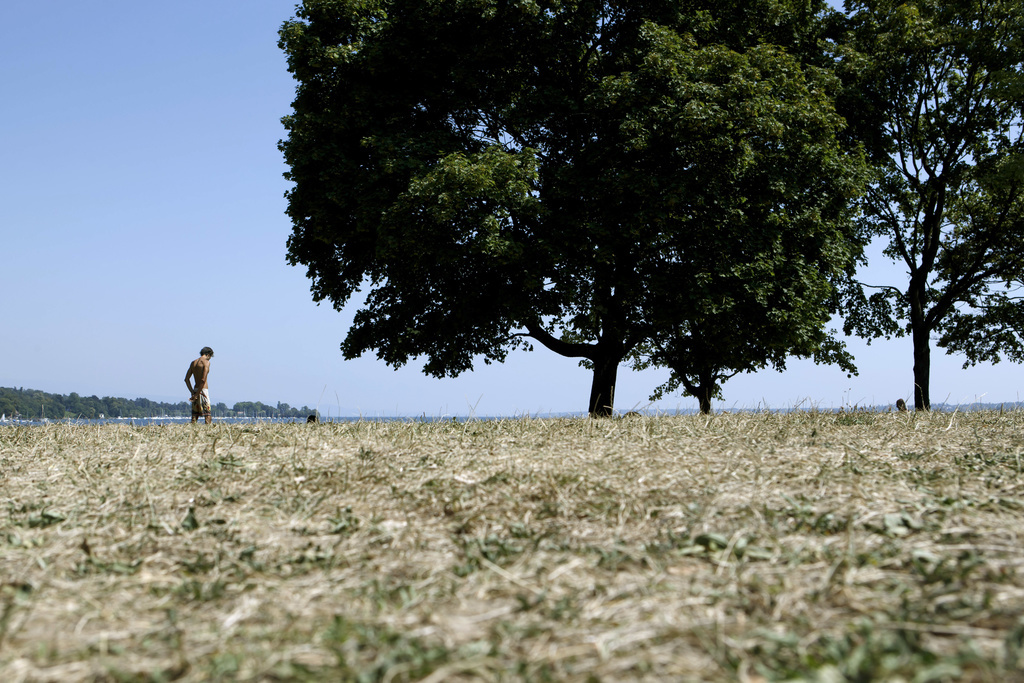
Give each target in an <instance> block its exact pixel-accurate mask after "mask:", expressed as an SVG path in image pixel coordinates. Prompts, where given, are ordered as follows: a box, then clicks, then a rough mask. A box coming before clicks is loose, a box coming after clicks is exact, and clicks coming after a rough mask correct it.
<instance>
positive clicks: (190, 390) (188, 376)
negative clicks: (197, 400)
mask: <svg viewBox="0 0 1024 683" xmlns="http://www.w3.org/2000/svg"><path fill="white" fill-rule="evenodd" d="M195 373H196V363H195V361H192V362H191V363H189V365H188V372H186V373H185V386H186V387H188V395H189V396H195V395H196V390H195V389H193V388H192V381H191V380H192V375H194V374H195ZM198 380H199V378H198V377H197V378H196V384H198V383H199V381H198Z"/></svg>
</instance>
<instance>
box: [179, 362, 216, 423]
mask: <svg viewBox="0 0 1024 683" xmlns="http://www.w3.org/2000/svg"><path fill="white" fill-rule="evenodd" d="M211 358H213V349H211V348H210V347H209V346H204V347H203V350H202V351H200V352H199V358H196V359H195V360H194V361H192V363H191V364H190V365H189V366H188V372H186V373H185V386H186V387H188V393H189V395H190V397H191V398H189V400H190V401H191V402H192V424H195V423H196V420H197V419H199V416H200V415H202V416H203V419H204V420H206V424H210V423H211V422H213V417H212V416H211V415H210V387H209V385H207V383H206V378H207V377H208V376H209V374H210V359H211ZM193 377H194V378H195V380H196V386H195V387H193V386H192V378H193Z"/></svg>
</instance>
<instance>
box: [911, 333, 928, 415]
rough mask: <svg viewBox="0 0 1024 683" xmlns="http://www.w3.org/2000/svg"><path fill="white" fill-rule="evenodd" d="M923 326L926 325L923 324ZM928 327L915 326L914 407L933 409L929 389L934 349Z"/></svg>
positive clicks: (916, 408)
mask: <svg viewBox="0 0 1024 683" xmlns="http://www.w3.org/2000/svg"><path fill="white" fill-rule="evenodd" d="M921 327H922V328H923V327H924V325H922V326H921ZM928 337H929V335H928V330H927V329H918V328H916V327H915V328H914V330H913V338H914V409H915V410H931V409H932V401H931V396H930V389H929V386H928V385H929V379H930V376H931V364H932V359H931V356H932V350H931V342H930V340H929V338H928Z"/></svg>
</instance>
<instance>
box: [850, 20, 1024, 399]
mask: <svg viewBox="0 0 1024 683" xmlns="http://www.w3.org/2000/svg"><path fill="white" fill-rule="evenodd" d="M847 10H848V12H849V13H850V15H851V16H850V19H849V31H848V33H847V34H846V37H845V39H844V41H843V42H844V43H845V48H846V49H845V52H844V54H843V64H844V65H845V69H846V71H845V73H846V77H847V79H848V84H849V87H848V89H847V93H846V99H845V106H844V109H845V113H846V115H847V117H848V119H850V120H851V121H852V122H853V124H854V125H853V132H854V134H855V135H856V136H858V137H859V139H861V140H863V141H864V142H865V143H866V145H867V147H868V150H869V151H870V152H871V154H872V161H873V162H874V166H875V171H876V175H875V178H874V182H873V183H872V184H871V186H870V188H869V191H868V193H867V194H866V195H865V198H864V201H863V202H862V207H863V210H864V214H863V221H862V225H863V227H864V229H865V231H866V232H867V233H868V234H870V235H874V236H877V237H879V238H881V239H884V240H885V241H886V247H885V250H884V254H885V255H886V256H888V257H889V258H890V259H893V260H894V261H896V262H898V263H902V264H904V265H905V266H906V268H907V271H906V272H907V280H906V281H905V282H904V283H902V284H896V285H892V284H878V283H870V284H868V283H860V282H852V283H851V286H850V288H849V289H848V290H847V292H846V294H847V299H846V304H845V305H846V314H847V319H846V324H845V329H846V331H847V332H852V331H856V332H857V333H858V334H861V335H863V336H866V337H869V338H871V337H880V336H884V337H889V336H893V335H895V336H904V335H910V336H911V338H912V339H913V347H914V404H915V407H916V408H917V409H918V410H928V409H929V408H930V406H931V398H930V373H931V344H932V341H933V336H936V335H937V340H936V343H937V344H938V346H940V347H943V348H945V349H946V350H947V351H949V352H960V353H963V354H964V355H965V356H966V357H967V362H966V364H965V365H970V364H972V363H976V362H979V361H982V360H992V361H996V360H998V359H999V358H1000V356H1001V355H1006V356H1008V357H1010V358H1013V359H1020V358H1022V357H1024V347H1022V345H1021V338H1020V334H1019V330H1020V320H1021V316H1022V312H1021V307H1020V300H1019V299H1018V298H1014V296H1013V290H1012V285H1013V283H1015V282H1016V283H1019V282H1021V281H1022V279H1024V260H1022V258H1021V253H1022V251H1024V250H1022V247H1024V220H1022V217H1024V174H1022V164H1021V161H1020V159H1021V153H1022V151H1024V148H1022V144H1024V140H1022V126H1024V118H1022V115H1021V114H1022V112H1021V101H1022V100H1021V96H1020V95H1021V92H1022V84H1024V76H1022V69H1024V41H1022V40H1021V36H1022V35H1024V2H1021V1H1020V0H1010V1H1007V2H996V3H992V2H987V1H982V0H954V1H952V2H948V1H946V0H852V1H850V2H848V3H847ZM868 292H871V293H870V294H869V293H868Z"/></svg>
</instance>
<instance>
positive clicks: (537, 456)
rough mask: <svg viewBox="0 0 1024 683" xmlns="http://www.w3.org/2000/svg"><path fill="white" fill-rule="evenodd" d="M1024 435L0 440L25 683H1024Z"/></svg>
mask: <svg viewBox="0 0 1024 683" xmlns="http://www.w3.org/2000/svg"><path fill="white" fill-rule="evenodd" d="M1022 450H1024V413H1020V412H1008V413H1005V414H1001V413H1000V412H998V411H997V412H981V413H967V414H961V413H955V414H949V413H945V414H916V413H860V412H850V413H845V414H829V413H816V412H803V413H792V414H769V413H750V414H723V415H717V416H712V417H701V416H679V417H668V416H663V417H629V418H617V419H605V420H590V419H514V420H495V421H470V422H466V423H453V422H445V423H426V422H406V423H399V422H358V423H351V424H320V425H305V424H301V425H298V424H296V425H278V424H265V425H251V426H243V425H217V424H215V425H213V426H211V427H204V426H202V425H200V426H198V427H193V426H189V425H174V426H154V427H129V426H114V425H111V426H73V425H67V424H61V425H49V426H39V427H4V428H0V496H2V505H3V508H4V510H3V512H2V517H0V680H2V681H4V682H5V683H13V682H19V681H60V682H61V683H63V682H69V681H207V680H225V681H292V680H296V681H306V680H326V681H348V680H352V681H396V682H398V681H478V680H479V681H623V680H639V681H687V680H694V681H697V680H702V681H703V680H739V681H765V680H816V681H829V682H831V681H843V680H851V681H870V680H905V681H908V682H909V681H941V680H966V681H1001V682H1003V683H1006V682H1009V681H1015V680H1016V681H1020V680H1024V673H1022V671H1024V670H1022V667H1024V470H1022V465H1024V463H1022V454H1021V453H1022Z"/></svg>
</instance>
